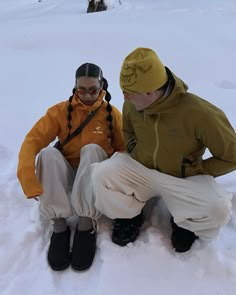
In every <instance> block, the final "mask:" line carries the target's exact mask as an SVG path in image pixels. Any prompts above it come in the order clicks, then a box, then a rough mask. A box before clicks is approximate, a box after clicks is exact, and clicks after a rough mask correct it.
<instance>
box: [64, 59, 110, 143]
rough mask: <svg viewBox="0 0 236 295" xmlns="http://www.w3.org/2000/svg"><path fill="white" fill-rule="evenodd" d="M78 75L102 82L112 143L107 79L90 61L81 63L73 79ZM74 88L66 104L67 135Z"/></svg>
mask: <svg viewBox="0 0 236 295" xmlns="http://www.w3.org/2000/svg"><path fill="white" fill-rule="evenodd" d="M80 77H93V78H97V79H98V81H99V83H100V85H101V84H102V83H103V89H104V90H105V91H106V96H105V100H106V102H107V107H106V110H107V112H108V116H107V117H106V119H107V121H108V122H109V129H110V136H111V145H113V141H114V137H113V132H112V131H113V130H112V129H113V126H112V107H111V105H110V100H111V94H110V93H109V92H108V90H107V88H108V82H107V80H106V79H105V78H104V77H103V73H102V70H101V69H100V67H99V66H97V65H95V64H92V63H85V64H82V65H81V66H80V67H79V68H78V69H77V71H76V73H75V80H77V79H78V78H80ZM75 91H76V89H75V88H73V90H72V95H71V96H70V97H69V105H68V108H67V110H68V115H67V119H68V129H69V132H68V135H70V131H71V128H72V125H71V119H72V115H71V113H72V111H73V107H72V99H73V96H74V94H75Z"/></svg>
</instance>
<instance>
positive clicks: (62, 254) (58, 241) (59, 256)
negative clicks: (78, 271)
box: [48, 227, 70, 270]
mask: <svg viewBox="0 0 236 295" xmlns="http://www.w3.org/2000/svg"><path fill="white" fill-rule="evenodd" d="M48 263H49V265H50V266H51V268H52V269H53V270H64V269H66V268H67V267H68V266H69V265H70V229H69V227H67V229H66V231H64V232H60V233H55V232H53V234H52V236H51V241H50V246H49V250H48Z"/></svg>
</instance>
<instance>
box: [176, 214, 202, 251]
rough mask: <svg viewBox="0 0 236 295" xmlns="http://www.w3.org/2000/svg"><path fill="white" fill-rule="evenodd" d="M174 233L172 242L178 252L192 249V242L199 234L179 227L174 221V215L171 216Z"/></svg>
mask: <svg viewBox="0 0 236 295" xmlns="http://www.w3.org/2000/svg"><path fill="white" fill-rule="evenodd" d="M171 226H172V235H171V242H172V245H173V247H174V249H175V251H176V252H186V251H188V250H190V248H191V247H192V244H193V243H194V241H195V240H196V239H198V236H196V235H195V233H194V232H191V231H190V230H187V229H184V228H182V227H179V226H178V225H177V224H176V223H174V219H173V217H171Z"/></svg>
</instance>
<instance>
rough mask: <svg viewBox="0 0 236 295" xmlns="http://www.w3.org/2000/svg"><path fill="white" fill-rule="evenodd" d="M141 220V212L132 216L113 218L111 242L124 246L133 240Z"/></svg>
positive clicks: (137, 233) (141, 222)
mask: <svg viewBox="0 0 236 295" xmlns="http://www.w3.org/2000/svg"><path fill="white" fill-rule="evenodd" d="M143 222H144V220H143V213H142V212H141V213H140V214H139V215H137V216H135V217H133V218H117V219H114V223H113V231H112V242H113V243H115V244H117V245H119V246H126V245H127V244H128V243H131V242H134V241H135V240H136V238H137V236H138V235H139V230H140V227H141V226H142V224H143Z"/></svg>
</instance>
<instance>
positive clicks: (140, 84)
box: [120, 48, 168, 93]
mask: <svg viewBox="0 0 236 295" xmlns="http://www.w3.org/2000/svg"><path fill="white" fill-rule="evenodd" d="M167 80H168V76H167V73H166V69H165V67H164V65H163V64H162V62H161V61H160V59H159V58H158V56H157V55H156V53H155V52H154V51H153V50H152V49H149V48H136V49H135V50H134V51H132V52H131V53H130V54H129V55H128V56H127V57H126V58H125V60H124V62H123V65H122V67H121V72H120V87H121V89H122V90H123V91H125V92H137V93H147V92H152V91H154V90H156V89H159V88H161V87H162V86H163V85H164V84H165V83H166V82H167Z"/></svg>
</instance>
